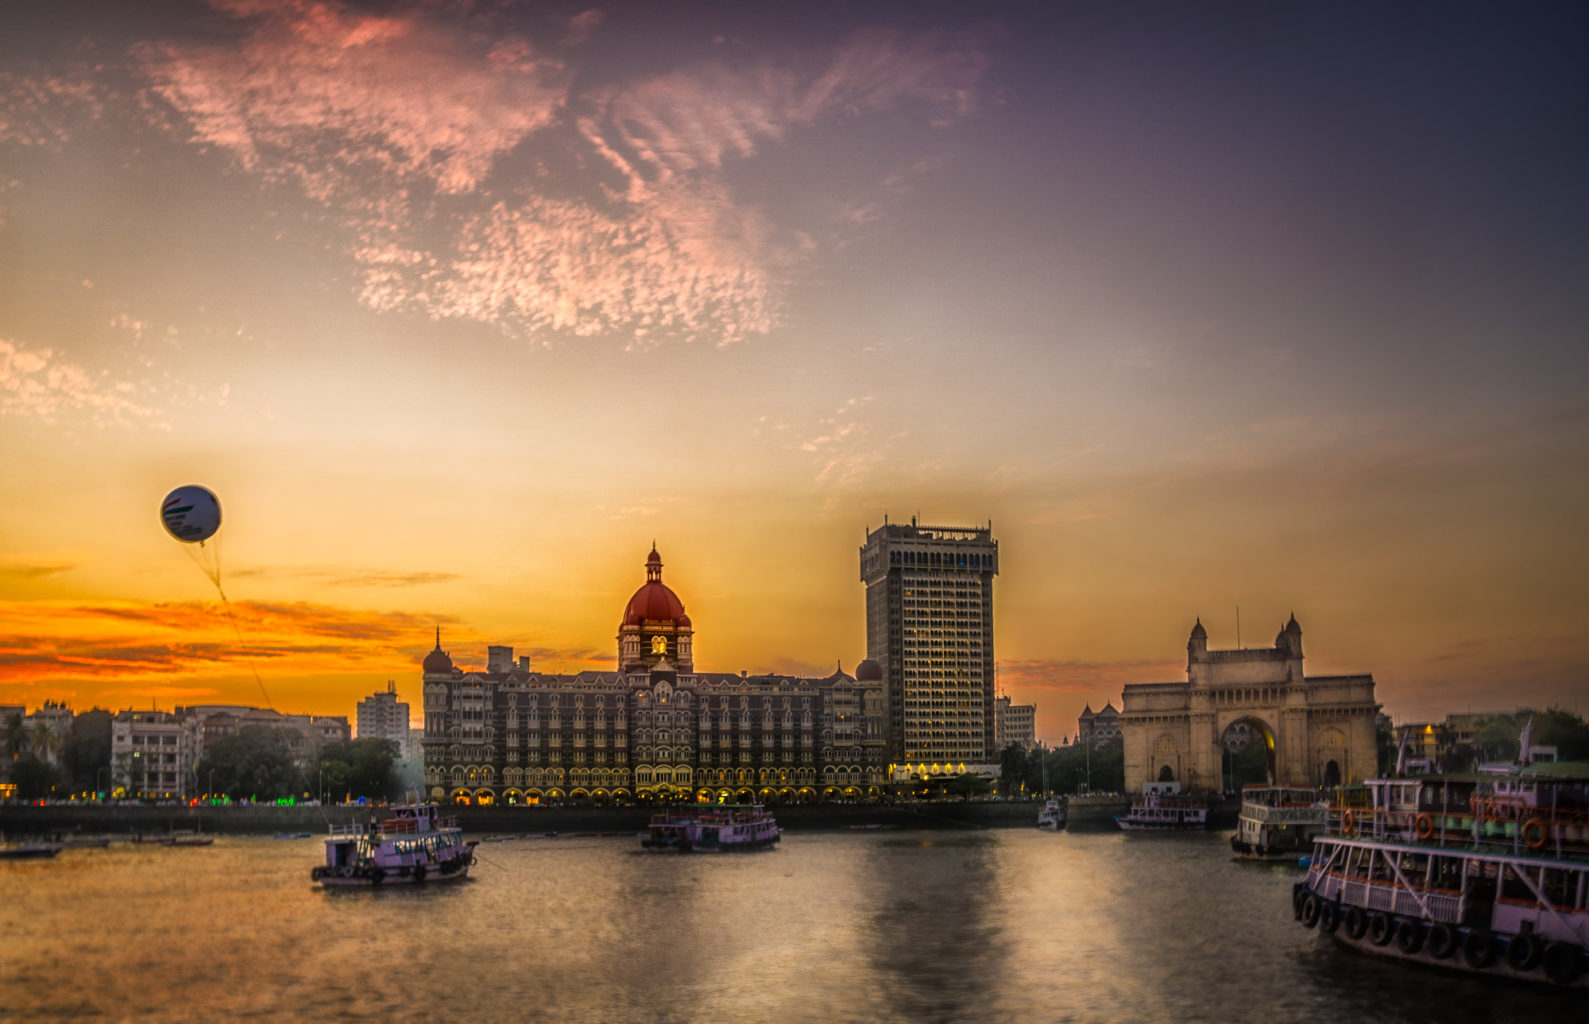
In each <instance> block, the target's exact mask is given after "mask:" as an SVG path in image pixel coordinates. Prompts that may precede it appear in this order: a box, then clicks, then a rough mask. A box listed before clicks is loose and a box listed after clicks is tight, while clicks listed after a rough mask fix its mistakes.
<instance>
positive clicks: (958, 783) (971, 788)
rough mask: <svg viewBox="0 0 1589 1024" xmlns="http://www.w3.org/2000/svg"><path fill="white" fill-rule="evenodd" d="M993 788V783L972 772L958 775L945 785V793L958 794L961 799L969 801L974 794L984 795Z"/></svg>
mask: <svg viewBox="0 0 1589 1024" xmlns="http://www.w3.org/2000/svg"><path fill="white" fill-rule="evenodd" d="M992 790H993V783H991V782H989V781H988V780H987V779H984V778H983V777H982V776H980V775H977V774H975V773H972V772H966V773H965V774H964V775H956V776H955V777H954V778H952V779H950V780H949V781H948V783H947V784H946V785H945V786H944V792H945V793H947V794H948V795H949V796H958V797H959V798H960V799H961V801H968V800H970V799H971V798H972V797H974V796H984V795H986V794H987V793H989V792H991V791H992Z"/></svg>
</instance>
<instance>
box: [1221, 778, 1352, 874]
mask: <svg viewBox="0 0 1589 1024" xmlns="http://www.w3.org/2000/svg"><path fill="white" fill-rule="evenodd" d="M1329 813H1330V809H1329V804H1328V803H1327V802H1326V801H1325V800H1324V797H1323V795H1322V794H1320V793H1319V791H1318V790H1316V789H1311V788H1309V787H1307V786H1273V785H1268V784H1266V783H1255V784H1253V785H1250V786H1244V787H1242V791H1241V817H1240V819H1238V820H1237V822H1236V834H1235V835H1233V836H1231V837H1230V848H1231V849H1232V850H1233V851H1235V853H1236V855H1237V856H1238V857H1242V858H1245V859H1247V860H1275V861H1292V860H1295V859H1296V858H1297V857H1298V856H1299V855H1301V854H1304V853H1306V852H1307V851H1309V850H1311V849H1313V837H1314V836H1316V835H1318V834H1319V833H1320V832H1322V831H1324V827H1325V825H1326V824H1327V822H1328V818H1329Z"/></svg>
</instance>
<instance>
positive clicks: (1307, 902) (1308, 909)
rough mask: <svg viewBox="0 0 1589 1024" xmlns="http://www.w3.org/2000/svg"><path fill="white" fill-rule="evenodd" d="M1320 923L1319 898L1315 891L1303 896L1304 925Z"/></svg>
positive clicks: (1305, 926)
mask: <svg viewBox="0 0 1589 1024" xmlns="http://www.w3.org/2000/svg"><path fill="white" fill-rule="evenodd" d="M1318 923H1319V898H1318V897H1317V896H1315V895H1314V894H1313V893H1311V892H1310V893H1308V894H1307V895H1306V896H1304V897H1302V927H1304V928H1312V927H1313V926H1314V925H1316V924H1318Z"/></svg>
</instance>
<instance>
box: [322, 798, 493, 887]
mask: <svg viewBox="0 0 1589 1024" xmlns="http://www.w3.org/2000/svg"><path fill="white" fill-rule="evenodd" d="M390 810H391V816H390V817H388V818H386V819H384V820H383V821H381V822H379V823H378V824H377V823H374V822H371V823H370V824H368V825H360V824H353V825H332V826H331V835H330V838H328V839H327V840H326V862H325V863H324V864H321V865H317V866H316V867H315V868H314V869H313V870H312V871H310V873H309V877H310V878H311V879H313V880H314V881H316V882H319V883H320V884H321V885H336V886H374V885H398V884H408V883H419V882H426V881H431V882H442V881H452V880H455V879H460V878H465V877H467V876H468V874H469V867H470V865H472V864H473V863H474V846H475V844H474V843H473V842H465V841H464V838H463V830H462V829H461V828H459V827H458V819H457V818H442V817H439V816H438V815H437V809H436V805H435V804H431V803H419V802H417V798H416V800H415V802H411V803H403V804H393V805H392V807H391V808H390Z"/></svg>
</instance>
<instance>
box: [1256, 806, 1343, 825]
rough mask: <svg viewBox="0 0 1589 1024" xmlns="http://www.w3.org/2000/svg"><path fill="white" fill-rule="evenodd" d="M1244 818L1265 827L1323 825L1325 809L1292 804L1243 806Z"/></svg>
mask: <svg viewBox="0 0 1589 1024" xmlns="http://www.w3.org/2000/svg"><path fill="white" fill-rule="evenodd" d="M1241 813H1242V817H1244V818H1250V819H1252V820H1253V821H1258V822H1262V823H1263V824H1265V825H1290V824H1322V823H1323V822H1324V818H1325V813H1326V812H1325V808H1323V807H1320V806H1317V805H1314V804H1301V805H1297V804H1290V805H1287V806H1284V807H1271V806H1269V805H1267V804H1243V805H1242V808H1241Z"/></svg>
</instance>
